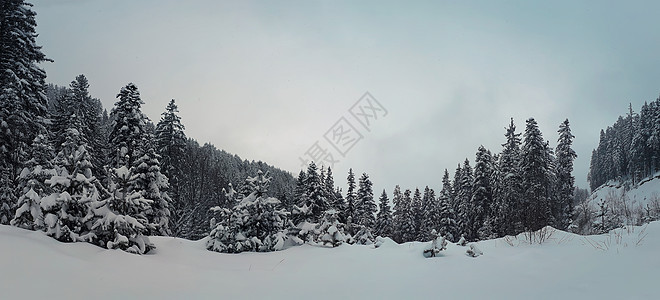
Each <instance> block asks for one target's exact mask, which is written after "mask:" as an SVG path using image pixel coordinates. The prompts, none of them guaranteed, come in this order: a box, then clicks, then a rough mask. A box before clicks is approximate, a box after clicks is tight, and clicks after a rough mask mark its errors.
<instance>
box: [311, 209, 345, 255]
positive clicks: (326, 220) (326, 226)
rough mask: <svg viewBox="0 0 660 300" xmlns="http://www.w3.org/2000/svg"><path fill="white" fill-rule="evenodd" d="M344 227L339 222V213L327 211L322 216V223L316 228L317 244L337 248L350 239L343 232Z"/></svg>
mask: <svg viewBox="0 0 660 300" xmlns="http://www.w3.org/2000/svg"><path fill="white" fill-rule="evenodd" d="M344 227H345V225H344V224H343V223H341V222H340V221H339V212H338V211H337V210H335V209H329V210H327V211H326V212H325V213H324V214H323V221H322V222H321V224H319V228H318V232H319V235H318V243H321V244H322V245H325V246H330V247H337V246H339V245H341V244H343V243H345V242H347V241H348V240H349V239H350V236H348V235H347V234H346V233H345V232H344Z"/></svg>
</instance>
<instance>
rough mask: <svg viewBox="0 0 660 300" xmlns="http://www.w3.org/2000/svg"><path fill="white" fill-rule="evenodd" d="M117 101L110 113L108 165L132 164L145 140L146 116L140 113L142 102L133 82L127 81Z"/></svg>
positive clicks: (129, 165) (139, 153)
mask: <svg viewBox="0 0 660 300" xmlns="http://www.w3.org/2000/svg"><path fill="white" fill-rule="evenodd" d="M117 98H119V101H117V102H116V103H115V107H114V108H113V109H112V112H111V113H110V118H111V119H112V120H113V123H112V131H111V132H110V136H109V144H110V145H112V149H111V150H112V153H111V157H110V164H109V166H110V167H115V168H120V167H121V166H126V167H131V166H134V162H135V160H137V159H138V158H140V157H142V155H144V152H145V143H146V141H147V137H148V135H147V128H146V126H147V117H146V116H145V115H144V114H143V113H142V110H141V106H142V104H144V102H142V99H141V98H140V92H139V91H138V88H137V86H136V85H135V84H133V83H129V84H127V85H126V86H125V87H123V88H122V89H121V91H120V92H119V94H118V95H117Z"/></svg>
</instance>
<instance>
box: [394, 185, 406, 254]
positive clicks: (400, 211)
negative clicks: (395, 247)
mask: <svg viewBox="0 0 660 300" xmlns="http://www.w3.org/2000/svg"><path fill="white" fill-rule="evenodd" d="M392 203H393V204H394V212H392V230H393V233H392V239H393V240H395V241H396V242H397V243H403V236H402V233H403V228H404V224H405V222H406V221H404V219H405V212H406V211H407V210H408V205H407V203H404V201H403V194H402V193H401V187H399V186H398V185H397V186H395V187H394V191H393V192H392Z"/></svg>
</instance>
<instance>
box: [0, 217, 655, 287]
mask: <svg viewBox="0 0 660 300" xmlns="http://www.w3.org/2000/svg"><path fill="white" fill-rule="evenodd" d="M152 241H153V242H154V243H155V244H156V246H157V250H156V251H155V253H153V254H149V255H143V256H139V255H133V254H128V253H125V252H122V251H115V250H105V249H101V248H98V247H95V246H92V245H88V244H84V243H77V244H62V243H59V242H57V241H55V240H53V239H51V238H49V237H46V236H44V235H43V234H42V233H38V232H31V231H26V230H22V229H18V228H14V227H9V226H0V253H2V255H0V270H1V271H0V293H1V295H2V296H1V297H0V298H2V299H312V298H314V299H318V298H320V299H330V298H333V299H424V298H426V299H657V297H658V295H659V293H658V291H657V288H656V285H657V278H658V277H657V276H658V270H660V256H658V255H657V252H658V250H659V249H660V222H654V223H651V224H650V225H648V226H645V227H635V228H631V229H628V230H626V229H623V230H618V231H614V232H611V233H610V234H608V235H600V236H589V237H582V236H577V235H574V234H570V233H565V232H560V231H554V233H552V235H551V236H550V238H549V239H548V240H547V241H546V242H545V243H544V244H542V245H539V244H531V245H530V244H529V243H527V242H525V239H524V237H523V236H519V237H518V238H504V239H497V240H491V241H485V242H480V243H478V247H479V248H480V249H481V250H482V251H483V252H484V255H482V256H479V257H476V258H471V257H468V256H466V255H465V251H466V247H461V246H457V245H454V244H451V243H450V244H449V245H448V247H447V250H445V251H443V252H441V253H440V254H441V256H440V257H437V258H432V259H426V258H423V256H422V251H423V249H424V248H425V247H427V246H428V244H429V243H406V244H403V245H398V244H396V243H394V242H391V241H389V240H386V241H385V243H384V244H383V245H382V246H381V247H379V248H376V249H374V247H373V246H371V247H370V246H349V245H343V246H340V247H338V248H334V249H330V248H322V247H314V246H309V245H304V246H300V247H293V248H290V249H287V250H284V251H280V252H272V253H242V254H238V255H236V254H234V255H231V254H221V253H215V252H210V251H206V250H205V249H204V240H201V241H188V240H183V239H177V238H163V237H155V238H152Z"/></svg>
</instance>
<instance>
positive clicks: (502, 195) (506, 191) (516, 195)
mask: <svg viewBox="0 0 660 300" xmlns="http://www.w3.org/2000/svg"><path fill="white" fill-rule="evenodd" d="M504 136H505V137H506V143H504V144H502V147H503V149H502V154H501V155H500V157H499V162H498V165H499V167H498V174H499V175H498V181H497V187H496V193H495V195H494V201H495V209H494V210H493V213H494V216H495V218H496V224H497V225H498V226H497V228H495V230H496V231H497V232H499V233H500V235H515V234H517V233H520V232H522V230H523V228H522V219H521V218H520V215H521V210H520V208H521V201H522V185H521V182H522V178H521V170H520V160H521V152H520V143H521V140H520V133H516V126H515V125H514V123H513V118H511V123H510V124H509V127H508V128H506V133H505V135H504Z"/></svg>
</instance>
